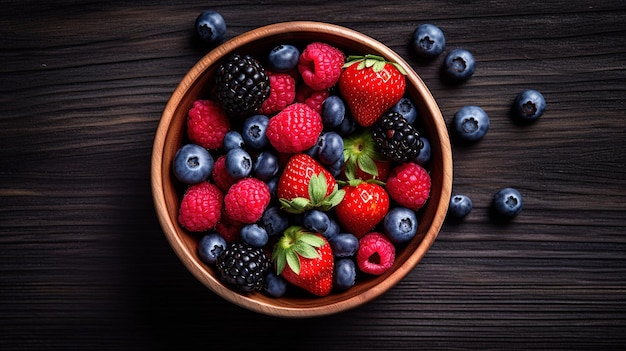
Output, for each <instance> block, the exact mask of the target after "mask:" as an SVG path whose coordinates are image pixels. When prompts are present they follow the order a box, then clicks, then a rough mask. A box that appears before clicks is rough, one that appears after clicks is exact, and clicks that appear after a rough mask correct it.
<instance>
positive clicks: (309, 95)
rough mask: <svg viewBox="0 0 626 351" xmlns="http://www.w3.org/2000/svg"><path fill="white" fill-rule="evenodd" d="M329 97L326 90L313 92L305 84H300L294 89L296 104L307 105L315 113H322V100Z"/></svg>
mask: <svg viewBox="0 0 626 351" xmlns="http://www.w3.org/2000/svg"><path fill="white" fill-rule="evenodd" d="M329 95H330V92H329V91H328V90H313V89H311V87H310V86H308V85H306V84H301V85H299V86H298V88H297V89H296V102H301V103H304V104H307V105H309V107H311V108H312V109H314V110H315V111H316V112H317V113H320V114H321V113H322V106H323V105H324V100H326V98H327V97H328V96H329Z"/></svg>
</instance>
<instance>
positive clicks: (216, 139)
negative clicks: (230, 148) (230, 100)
mask: <svg viewBox="0 0 626 351" xmlns="http://www.w3.org/2000/svg"><path fill="white" fill-rule="evenodd" d="M229 130H230V121H229V119H228V116H227V115H226V112H224V110H223V109H222V107H220V105H219V104H218V103H217V102H215V101H212V100H196V101H194V102H193V106H192V107H191V109H189V112H188V114H187V136H188V137H189V140H190V141H191V142H193V143H195V144H198V145H200V146H203V147H205V148H207V149H211V150H215V149H219V148H221V147H222V146H223V145H224V142H223V141H224V135H226V133H227V132H228V131H229Z"/></svg>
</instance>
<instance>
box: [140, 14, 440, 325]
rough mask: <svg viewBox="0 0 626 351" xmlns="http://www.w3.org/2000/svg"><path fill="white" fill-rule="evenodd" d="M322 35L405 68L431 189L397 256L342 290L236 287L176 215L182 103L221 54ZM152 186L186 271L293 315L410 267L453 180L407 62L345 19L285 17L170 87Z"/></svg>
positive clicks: (234, 297) (206, 79)
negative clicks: (207, 259)
mask: <svg viewBox="0 0 626 351" xmlns="http://www.w3.org/2000/svg"><path fill="white" fill-rule="evenodd" d="M313 41H322V42H326V43H329V44H331V45H334V46H336V47H338V48H340V49H342V50H343V51H344V53H346V55H356V54H361V55H362V54H366V53H370V54H376V55H380V56H383V57H385V58H386V59H387V60H390V61H395V62H397V63H399V64H400V65H402V66H403V67H404V69H405V70H406V71H407V94H409V95H410V96H411V97H412V99H413V101H414V102H415V104H416V105H417V107H418V109H419V112H420V114H421V119H422V122H423V128H422V129H423V130H422V133H425V135H426V137H427V138H428V139H429V141H430V143H431V147H432V158H431V161H430V162H429V164H428V165H427V167H426V168H427V169H428V170H429V171H430V174H431V178H432V190H431V196H430V199H429V200H428V202H427V204H426V205H425V207H423V208H422V209H420V210H419V212H418V221H419V229H418V233H417V235H416V236H415V238H413V239H412V240H411V241H410V242H408V243H406V244H403V245H402V247H399V248H398V252H397V256H396V260H395V263H394V265H393V267H392V268H391V269H389V270H388V271H387V272H386V273H385V274H383V275H380V276H372V277H367V278H361V277H359V279H358V280H357V284H356V285H355V286H353V287H352V288H350V289H348V290H347V291H344V292H332V293H331V294H330V295H328V296H326V297H314V296H312V295H305V294H297V293H296V294H291V295H290V294H289V293H288V294H285V295H284V296H283V297H280V298H274V297H270V296H269V295H266V294H264V293H262V292H258V293H241V292H239V291H238V290H236V288H232V287H231V286H229V285H226V284H225V283H223V282H222V281H221V280H220V279H219V278H218V276H217V271H216V270H215V269H214V268H213V267H209V266H207V265H205V264H204V263H203V262H202V261H200V259H199V258H198V256H197V254H196V252H197V251H196V250H197V247H198V240H199V238H200V236H199V235H197V233H196V234H192V233H189V232H187V231H185V230H184V229H183V228H182V227H181V226H180V225H179V224H178V221H177V215H178V207H179V203H180V200H181V196H182V193H181V186H180V184H178V182H177V180H176V179H175V177H174V176H173V174H172V171H171V168H172V167H171V165H172V160H173V159H174V155H175V153H176V151H177V150H178V148H179V147H180V146H181V145H182V143H183V141H184V135H185V126H186V116H187V111H188V110H189V109H190V107H191V106H192V103H193V101H194V100H196V99H199V98H207V94H208V90H209V87H210V86H211V84H212V77H213V73H214V72H215V70H216V68H217V66H218V65H219V62H220V60H222V59H223V58H224V57H226V56H228V55H229V54H231V53H235V52H237V53H248V54H252V55H253V56H257V55H255V53H267V52H269V50H271V48H273V47H274V46H276V45H278V44H282V43H292V44H296V45H298V44H306V43H309V42H313ZM151 178H152V179H151V180H152V191H153V199H154V204H155V208H156V212H157V215H158V219H159V221H160V224H161V226H162V228H163V231H164V232H165V236H166V237H167V239H168V241H169V243H170V245H171V246H172V248H173V249H174V251H175V252H176V254H177V255H178V257H179V258H180V260H181V261H182V262H183V264H184V265H185V266H186V267H187V268H188V269H189V271H191V273H192V274H193V275H194V276H195V277H196V278H197V279H198V280H200V281H201V282H202V283H203V284H205V285H206V286H207V287H208V288H209V289H210V290H212V291H213V292H214V293H216V294H218V295H219V296H221V297H222V298H224V299H226V300H228V301H230V302H232V303H234V304H236V305H238V306H241V307H244V308H247V309H249V310H252V311H256V312H258V313H262V314H266V315H271V316H279V317H290V318H304V317H313V316H322V315H330V314H334V313H338V312H342V311H346V310H349V309H352V308H355V307H357V306H360V305H362V304H364V303H367V302H368V301H371V300H372V299H374V298H376V297H378V296H380V295H381V294H383V293H384V292H386V291H387V290H389V289H390V288H391V287H393V286H394V285H395V284H396V283H398V282H399V281H400V280H401V279H403V278H404V277H405V276H406V275H407V273H409V272H410V271H411V270H412V269H413V268H414V267H415V266H416V265H417V264H418V262H419V261H420V260H421V259H422V257H424V255H425V254H426V251H427V250H428V249H429V247H430V246H431V245H432V244H433V242H434V241H435V238H436V237H437V234H438V233H439V230H440V228H441V226H442V224H443V221H444V218H445V215H446V212H447V209H448V203H449V201H450V192H451V188H452V155H451V149H450V140H449V138H448V132H447V129H446V125H445V122H444V119H443V117H442V115H441V112H440V110H439V107H438V106H437V103H436V102H435V100H434V98H433V96H432V95H431V93H430V92H429V90H428V88H427V87H426V85H425V84H424V82H423V81H422V80H421V79H420V77H419V76H418V75H417V74H416V73H415V72H414V71H413V69H412V68H411V66H410V65H409V64H407V63H406V61H405V60H404V59H402V57H400V56H399V55H398V54H396V53H395V52H394V51H392V50H391V49H389V48H388V47H386V46H385V45H383V44H381V43H380V42H378V41H376V40H374V39H372V38H370V37H368V36H366V35H363V34H361V33H359V32H356V31H353V30H351V29H347V28H344V27H340V26H336V25H332V24H326V23H318V22H286V23H278V24H273V25H268V26H265V27H261V28H257V29H255V30H252V31H249V32H246V33H244V34H242V35H239V36H237V37H235V38H233V39H231V40H229V41H228V42H225V43H224V44H222V45H220V46H218V47H217V48H215V49H214V50H212V51H211V52H209V53H208V54H207V55H206V56H204V57H203V58H202V59H201V60H200V61H199V62H198V63H197V64H196V65H195V66H194V67H192V68H191V70H190V71H189V72H188V73H187V74H186V75H185V77H184V78H183V79H182V81H181V82H180V84H179V85H178V87H177V88H176V90H175V91H174V92H173V94H172V96H171V98H170V100H169V102H168V103H167V106H166V107H165V110H164V112H163V115H162V117H161V121H160V123H159V126H158V129H157V132H156V135H155V140H154V147H153V152H152V170H151Z"/></svg>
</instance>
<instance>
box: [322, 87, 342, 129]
mask: <svg viewBox="0 0 626 351" xmlns="http://www.w3.org/2000/svg"><path fill="white" fill-rule="evenodd" d="M321 115H322V123H323V124H324V127H327V128H334V127H336V126H338V125H340V124H341V122H343V119H344V118H345V116H346V104H345V103H344V102H343V100H342V99H341V97H339V96H337V95H330V96H329V97H327V98H326V99H325V100H324V103H323V104H322V113H321Z"/></svg>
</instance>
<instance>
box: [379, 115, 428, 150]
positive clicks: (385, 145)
mask: <svg viewBox="0 0 626 351" xmlns="http://www.w3.org/2000/svg"><path fill="white" fill-rule="evenodd" d="M372 138H373V139H374V141H375V142H376V145H377V146H378V150H379V151H380V152H381V153H382V154H383V155H385V157H386V158H388V159H390V160H392V161H397V162H404V161H407V160H410V159H412V158H414V157H415V156H417V154H418V153H419V151H420V150H421V148H422V146H423V145H424V144H423V142H422V141H421V140H420V134H419V132H418V131H417V130H416V129H415V128H414V127H413V126H412V125H411V124H410V123H408V122H407V120H406V119H404V117H402V115H401V114H399V113H398V112H386V113H385V114H383V115H382V116H381V117H380V118H379V119H378V120H377V121H376V123H374V125H373V126H372Z"/></svg>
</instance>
